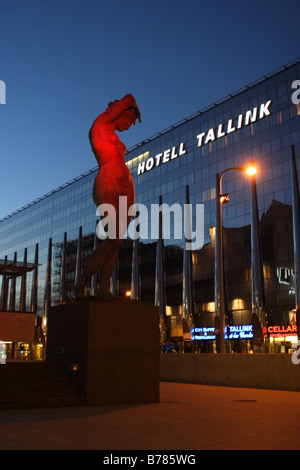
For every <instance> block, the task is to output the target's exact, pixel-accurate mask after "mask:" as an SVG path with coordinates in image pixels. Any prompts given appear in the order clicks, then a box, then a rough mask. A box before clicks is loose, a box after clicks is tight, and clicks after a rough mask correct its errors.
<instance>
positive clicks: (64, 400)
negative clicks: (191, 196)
mask: <svg viewBox="0 0 300 470" xmlns="http://www.w3.org/2000/svg"><path fill="white" fill-rule="evenodd" d="M84 405H85V400H84V398H83V397H79V396H72V397H71V396H65V397H61V396H58V397H42V398H11V399H4V400H2V399H0V410H15V409H34V408H59V407H63V406H65V407H72V406H84Z"/></svg>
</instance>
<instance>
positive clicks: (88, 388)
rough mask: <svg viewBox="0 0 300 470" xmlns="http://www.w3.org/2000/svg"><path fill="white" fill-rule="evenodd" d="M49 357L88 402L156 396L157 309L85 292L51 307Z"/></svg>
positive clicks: (152, 398) (131, 400)
mask: <svg viewBox="0 0 300 470" xmlns="http://www.w3.org/2000/svg"><path fill="white" fill-rule="evenodd" d="M46 357H47V361H51V362H54V363H55V364H56V365H57V366H58V367H59V368H62V369H64V370H65V371H66V373H69V374H70V375H72V376H73V381H74V380H75V378H76V382H77V385H78V390H79V393H80V394H81V395H83V396H85V398H86V403H87V405H103V404H117V403H138V402H144V403H145V402H148V403H149V402H157V401H159V313H158V308H157V307H152V306H150V305H147V304H145V303H144V302H142V301H138V300H129V299H122V298H118V297H85V298H82V299H78V300H75V301H70V302H67V303H64V304H61V305H58V306H55V307H51V308H50V309H49V315H48V334H47V356H46Z"/></svg>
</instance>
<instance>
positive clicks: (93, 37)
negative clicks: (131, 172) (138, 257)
mask: <svg viewBox="0 0 300 470" xmlns="http://www.w3.org/2000/svg"><path fill="white" fill-rule="evenodd" d="M299 18H300V2H299V0H285V1H283V0H251V1H250V0H249V1H245V0H240V1H238V0H227V1H226V0H151V1H150V0H149V1H146V0H0V80H2V81H4V82H5V84H6V104H5V105H2V104H1V105H0V156H1V157H0V158H1V167H0V168H1V183H0V200H1V204H0V218H1V217H4V216H6V215H8V214H9V213H11V212H13V211H14V210H16V209H19V208H20V207H22V206H24V205H25V204H27V203H29V202H31V201H33V200H34V199H36V198H38V197H39V196H42V195H43V194H45V193H47V192H49V191H51V190H52V189H55V188H56V187H58V186H60V185H61V184H63V183H65V182H67V181H69V180H71V179H72V178H74V177H76V176H78V175H80V174H81V173H83V172H85V171H87V170H89V169H91V168H93V167H95V165H96V161H95V159H94V156H93V154H92V151H91V149H90V145H89V141H88V131H89V129H90V126H91V124H92V122H93V120H94V118H95V117H96V116H97V115H98V114H100V113H101V112H102V111H104V109H105V108H106V106H107V103H108V102H109V101H111V100H114V99H117V98H121V97H122V96H123V95H124V94H126V93H128V92H130V93H132V94H133V95H134V96H135V98H136V101H137V103H138V105H139V107H140V110H141V114H142V124H139V123H137V124H136V126H135V127H133V128H131V129H130V131H129V132H128V133H123V134H122V137H121V139H122V140H123V142H124V143H125V144H126V145H127V148H130V147H132V146H134V145H135V144H136V143H139V142H141V141H142V140H144V139H146V138H148V137H151V136H153V135H154V134H156V133H157V132H158V131H160V130H162V129H165V128H167V127H169V126H170V125H171V124H174V123H176V122H178V121H180V120H181V119H183V118H184V117H187V116H190V115H191V114H194V113H195V112H196V111H198V110H199V109H201V108H203V107H205V106H207V105H209V104H211V103H212V102H213V101H217V100H219V99H221V98H223V97H224V96H226V95H228V94H229V93H231V92H233V91H235V90H237V89H239V88H242V87H243V86H244V85H246V84H248V83H250V82H252V81H254V80H256V79H258V78H260V77H261V76H263V75H264V74H268V73H270V72H272V71H274V70H275V69H278V68H280V67H281V66H282V65H284V64H287V63H289V62H291V61H293V60H294V59H296V58H297V57H299V56H300V54H299V52H300V51H299V44H300V41H299V39H300V28H299ZM299 78H300V77H299ZM0 98H1V94H0Z"/></svg>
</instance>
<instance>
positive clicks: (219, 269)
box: [215, 164, 257, 353]
mask: <svg viewBox="0 0 300 470" xmlns="http://www.w3.org/2000/svg"><path fill="white" fill-rule="evenodd" d="M232 170H238V171H241V172H243V173H246V174H247V175H249V176H253V175H255V174H256V171H257V170H256V168H255V166H254V165H253V164H252V165H251V166H249V167H234V168H227V169H226V170H224V171H223V172H222V173H221V175H219V174H218V173H217V175H216V238H215V309H216V313H217V312H218V314H219V315H218V316H219V325H218V329H219V336H220V347H219V349H220V353H224V352H226V351H225V339H224V328H225V292H224V253H223V224H222V205H223V204H225V203H227V202H229V194H227V193H226V194H223V193H222V179H223V176H224V174H225V173H227V172H228V171H232Z"/></svg>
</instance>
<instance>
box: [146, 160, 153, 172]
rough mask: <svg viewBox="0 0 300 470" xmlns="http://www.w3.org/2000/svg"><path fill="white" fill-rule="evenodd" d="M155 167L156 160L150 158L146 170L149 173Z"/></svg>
mask: <svg viewBox="0 0 300 470" xmlns="http://www.w3.org/2000/svg"><path fill="white" fill-rule="evenodd" d="M153 166H154V158H152V157H150V158H148V160H147V161H146V170H147V171H149V170H152V168H153Z"/></svg>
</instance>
